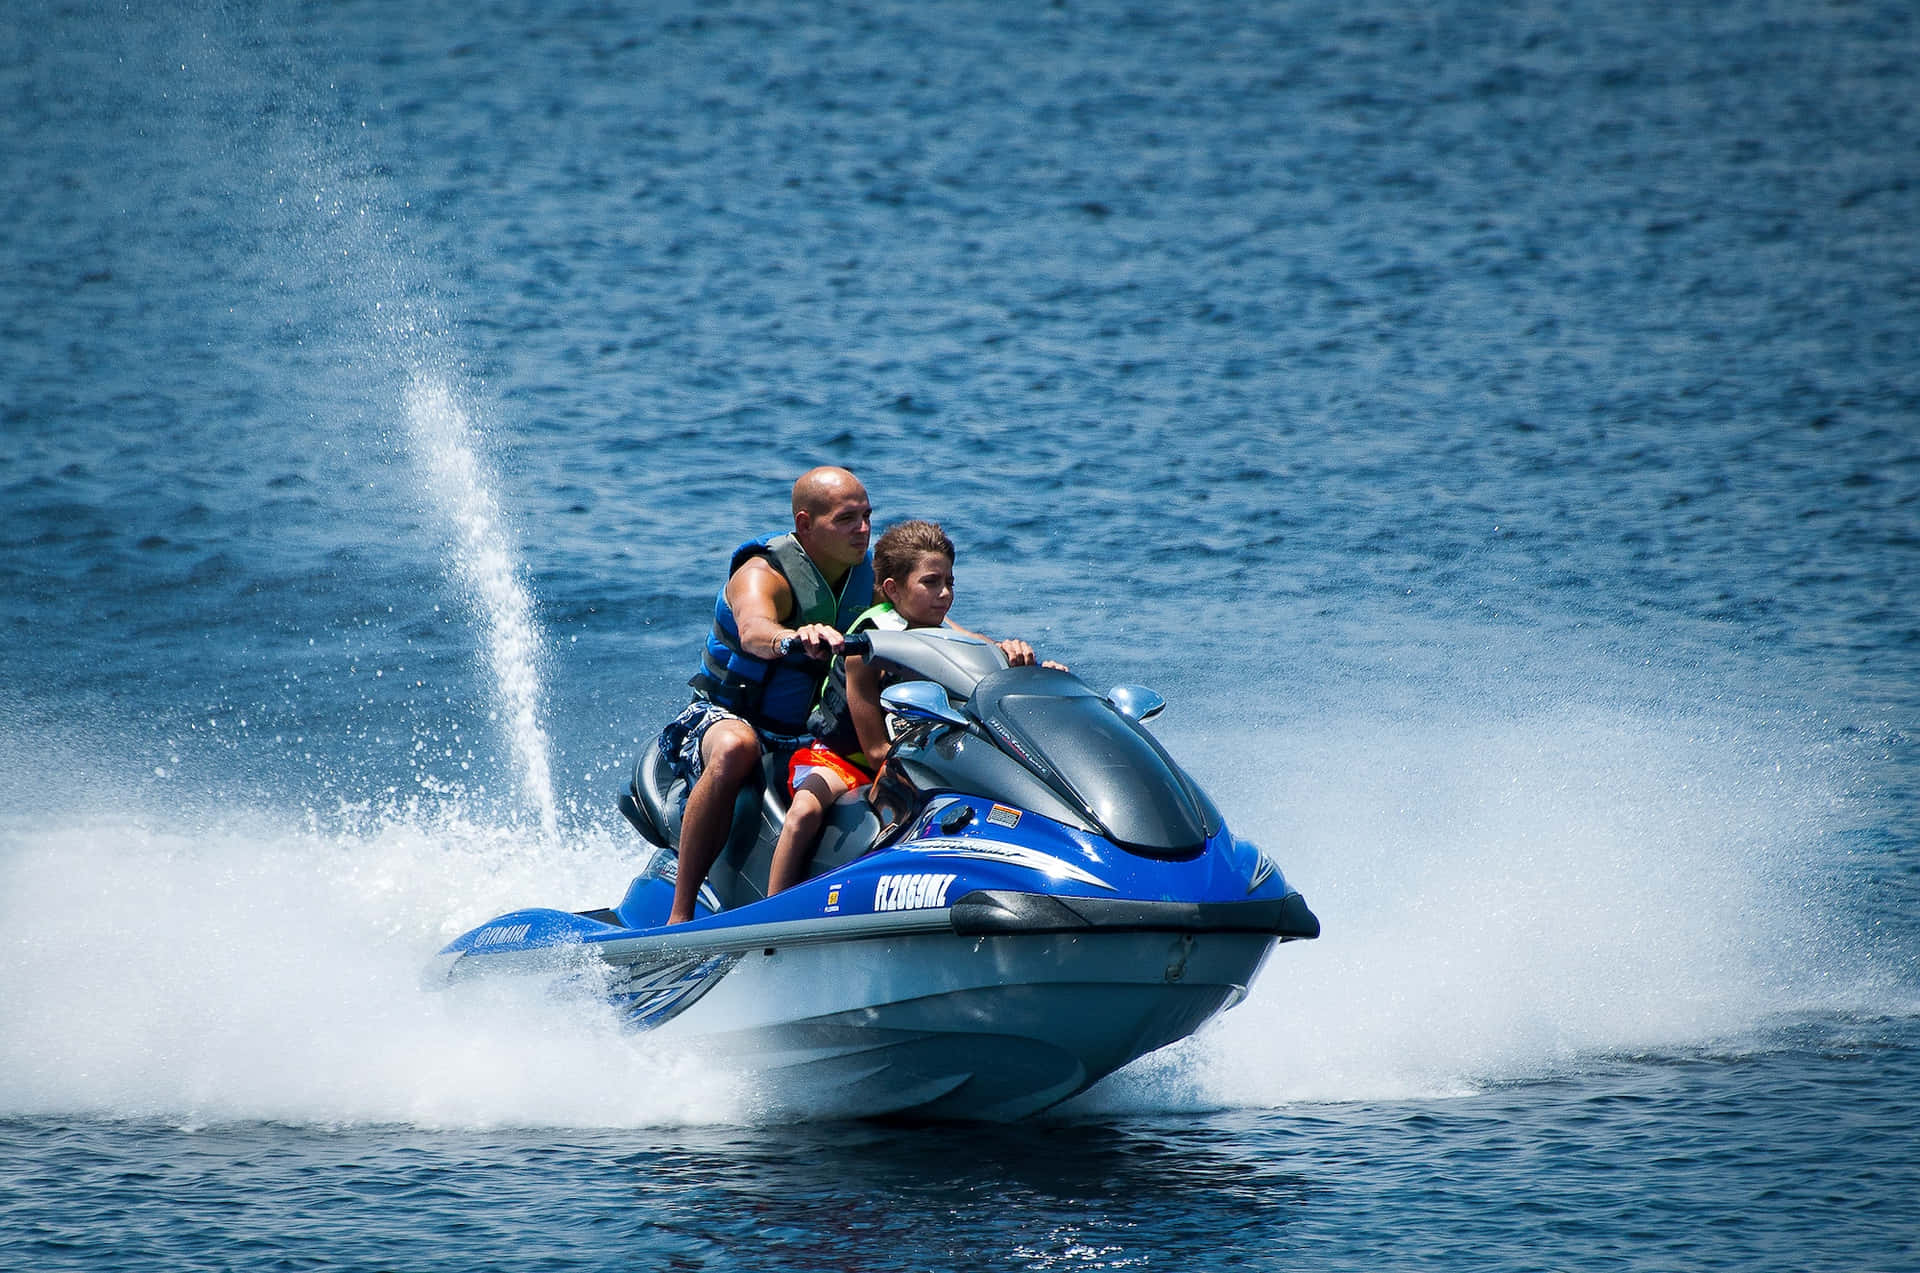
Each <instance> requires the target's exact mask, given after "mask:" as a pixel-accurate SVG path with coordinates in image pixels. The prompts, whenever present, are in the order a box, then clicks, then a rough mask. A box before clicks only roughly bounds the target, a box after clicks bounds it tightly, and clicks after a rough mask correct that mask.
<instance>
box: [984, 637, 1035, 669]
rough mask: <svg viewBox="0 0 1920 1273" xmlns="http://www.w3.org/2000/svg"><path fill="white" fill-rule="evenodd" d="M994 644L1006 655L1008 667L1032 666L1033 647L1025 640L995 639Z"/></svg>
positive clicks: (1033, 661)
mask: <svg viewBox="0 0 1920 1273" xmlns="http://www.w3.org/2000/svg"><path fill="white" fill-rule="evenodd" d="M994 644H995V645H997V646H999V647H1000V653H1002V654H1004V655H1006V656H1007V666H1008V667H1032V666H1033V665H1034V663H1035V662H1036V660H1035V659H1034V656H1033V647H1032V646H1030V645H1028V644H1027V643H1026V642H1025V641H996V642H994Z"/></svg>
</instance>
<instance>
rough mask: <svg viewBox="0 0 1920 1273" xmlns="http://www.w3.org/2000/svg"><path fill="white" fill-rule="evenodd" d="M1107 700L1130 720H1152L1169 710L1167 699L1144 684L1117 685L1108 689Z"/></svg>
mask: <svg viewBox="0 0 1920 1273" xmlns="http://www.w3.org/2000/svg"><path fill="white" fill-rule="evenodd" d="M1107 701H1108V702H1109V703H1112V704H1113V708H1114V710H1115V711H1117V712H1119V713H1120V714H1121V715H1122V716H1124V717H1126V718H1127V719H1128V720H1137V721H1150V720H1152V719H1153V718H1154V717H1156V716H1158V715H1159V714H1160V713H1161V712H1164V711H1165V710H1167V700H1166V699H1164V698H1161V697H1160V696H1159V695H1158V694H1156V693H1154V692H1153V691H1152V690H1150V689H1148V688H1147V687H1146V686H1144V685H1116V686H1114V687H1113V688H1112V689H1110V690H1108V691H1107Z"/></svg>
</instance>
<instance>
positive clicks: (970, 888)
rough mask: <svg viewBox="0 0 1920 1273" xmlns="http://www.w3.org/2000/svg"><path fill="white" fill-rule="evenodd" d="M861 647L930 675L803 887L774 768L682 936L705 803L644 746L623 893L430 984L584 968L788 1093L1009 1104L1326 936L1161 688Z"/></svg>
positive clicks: (967, 1106) (527, 921) (934, 639)
mask: <svg viewBox="0 0 1920 1273" xmlns="http://www.w3.org/2000/svg"><path fill="white" fill-rule="evenodd" d="M862 639H863V638H859V637H856V638H852V639H851V640H850V642H849V644H850V646H852V647H853V648H854V649H855V651H856V652H861V649H860V647H859V646H858V645H856V644H855V643H857V642H860V641H861V640H862ZM864 640H865V641H867V642H868V643H869V644H868V645H867V646H866V648H865V651H864V652H865V653H866V654H867V657H868V658H869V659H870V660H872V661H873V662H874V663H875V665H876V666H877V667H879V668H880V669H881V670H882V671H883V672H891V673H896V674H898V675H899V676H901V677H907V678H914V679H908V680H902V681H900V682H898V683H896V684H893V685H891V686H889V687H888V689H887V690H886V691H885V693H884V695H883V700H882V701H883V703H884V706H885V708H886V710H887V712H888V715H889V718H890V724H891V727H892V728H894V729H895V730H896V731H897V741H896V743H895V745H894V748H893V752H892V755H891V757H890V759H889V761H888V763H887V764H886V766H885V767H884V768H883V770H882V772H881V775H880V777H879V779H878V780H877V781H876V782H875V784H874V785H873V787H872V789H871V799H870V800H867V801H861V800H854V801H843V802H841V803H840V804H839V805H837V806H836V807H835V808H834V809H833V810H832V812H831V814H830V816H829V818H828V823H827V826H826V829H825V831H824V833H823V834H822V836H821V840H820V846H819V849H818V850H817V851H816V853H815V855H814V858H813V860H812V863H811V865H810V867H809V878H808V879H807V880H806V882H805V883H803V884H801V885H799V886H798V887H795V888H792V889H789V890H787V891H785V892H783V893H780V894H777V895H776V896H773V897H767V896H766V895H765V890H766V881H767V873H768V868H769V866H770V865H771V861H772V853H773V846H774V844H775V842H776V840H777V839H778V836H779V830H780V824H781V819H782V817H783V815H784V813H785V809H786V796H785V792H786V787H785V783H784V781H783V774H782V772H781V771H780V770H779V769H778V768H777V767H776V766H777V764H778V763H779V762H776V761H775V760H772V759H769V761H768V762H767V764H766V766H765V770H764V780H763V782H762V783H759V784H749V787H748V789H747V790H745V791H743V792H742V793H741V798H740V801H739V803H738V804H737V805H736V807H735V811H734V821H733V831H732V834H731V837H730V839H729V841H728V844H727V846H726V847H725V848H724V849H723V850H722V852H721V855H720V857H719V860H718V861H717V862H716V863H715V865H714V867H713V870H712V871H711V872H710V873H709V876H708V879H707V882H706V884H705V885H704V886H703V888H702V890H701V902H702V904H701V906H700V908H699V911H698V914H697V915H696V918H695V919H694V920H693V921H692V922H690V923H686V924H681V925H676V926H674V927H671V928H668V927H665V926H664V924H665V920H666V916H667V911H668V907H669V905H670V904H671V901H672V897H673V882H674V868H675V863H676V858H675V855H674V846H675V844H676V843H677V841H678V836H679V830H680V815H681V812H682V810H683V808H684V805H685V796H686V793H685V790H684V784H680V783H678V782H676V781H675V780H674V778H673V775H672V773H671V772H670V770H669V769H668V768H667V766H666V764H665V762H664V761H663V760H662V758H661V757H660V756H659V754H658V751H657V749H652V748H650V749H648V751H647V752H646V753H645V754H644V755H643V756H642V757H641V759H640V761H639V764H638V765H637V767H636V770H635V773H634V777H633V781H632V783H631V786H630V789H629V790H628V792H627V793H625V794H624V795H623V796H622V797H621V801H620V804H621V809H622V811H623V812H624V813H625V814H626V816H627V818H628V820H629V821H630V822H632V824H633V825H634V827H635V828H636V829H637V830H638V831H639V833H640V835H641V836H642V837H643V838H644V839H645V840H646V842H647V844H648V846H649V851H648V853H647V856H646V858H645V863H644V866H643V868H642V870H641V872H640V874H639V876H638V877H637V878H636V879H635V880H634V881H633V884H632V886H631V887H630V888H628V890H627V893H626V896H625V897H624V898H622V899H621V900H620V902H619V904H618V905H616V906H613V907H610V908H607V909H604V910H593V911H584V912H579V913H569V912H565V911H555V910H524V911H516V912H514V913H512V914H510V915H502V916H500V917H499V918H497V919H493V920H490V921H488V922H487V923H485V924H483V925H481V926H480V927H478V928H476V929H474V930H473V931H472V932H469V933H467V934H466V935H465V936H463V937H461V938H459V939H458V940H456V941H454V942H453V943H452V944H450V945H449V946H447V947H446V949H445V950H443V951H442V952H441V953H440V955H439V956H438V959H437V961H436V964H435V974H436V976H439V977H444V978H446V979H447V980H451V981H460V980H463V979H465V978H468V977H474V976H481V975H486V974H491V973H495V972H508V971H520V972H537V971H548V972H550V971H551V970H552V969H554V968H555V967H556V965H557V963H559V962H564V961H565V960H567V959H573V960H579V959H586V960H588V961H589V962H590V963H593V964H594V966H595V968H596V972H597V973H599V974H602V977H601V980H602V982H603V983H604V984H605V985H606V986H607V987H608V992H609V994H610V995H611V997H612V999H613V1002H614V1003H615V1005H616V1006H617V1008H618V1009H619V1010H620V1011H621V1012H622V1013H623V1014H624V1016H625V1018H626V1020H627V1021H629V1022H630V1023H631V1024H632V1025H633V1027H634V1028H636V1029H641V1030H650V1031H656V1032H657V1033H658V1035H659V1036H661V1037H663V1038H680V1039H686V1040H693V1041H697V1043H698V1045H699V1046H700V1047H702V1048H703V1049H705V1050H706V1051H707V1052H708V1053H710V1054H714V1055H718V1056H722V1057H725V1058H727V1059H729V1060H731V1061H734V1062H737V1063H738V1064H739V1065H741V1066H742V1067H744V1068H746V1069H748V1070H750V1071H752V1072H753V1073H755V1074H756V1075H760V1076H764V1077H765V1079H766V1080H767V1086H768V1088H769V1089H770V1091H772V1092H773V1093H775V1094H776V1095H775V1100H776V1101H777V1102H778V1103H779V1104H781V1105H783V1106H785V1107H790V1108H793V1109H796V1110H800V1111H803V1112H806V1113H810V1114H814V1115H824V1116H869V1115H884V1114H903V1113H905V1114H912V1115H915V1116H926V1117H931V1118H956V1119H991V1120H1009V1119H1015V1118H1020V1117H1023V1116H1025V1115H1028V1114H1032V1113H1034V1112H1036V1111H1039V1110H1042V1109H1045V1108H1047V1107H1048V1106H1050V1105H1053V1104H1055V1103H1057V1102H1059V1101H1063V1100H1065V1099H1066V1098H1068V1097H1070V1096H1072V1095H1074V1094H1075V1093H1077V1092H1080V1091H1083V1090H1085V1089H1086V1088H1087V1087H1089V1086H1090V1085H1092V1084H1093V1083H1094V1082H1096V1081H1097V1080H1099V1079H1101V1078H1102V1077H1104V1076H1106V1075H1108V1074H1110V1073H1112V1072H1113V1071H1115V1070H1117V1069H1119V1068H1120V1067H1121V1066H1123V1065H1125V1064H1127V1063H1128V1062H1129V1061H1132V1060H1134V1059H1135V1058H1136V1057H1139V1056H1142V1055H1144V1054H1145V1053H1148V1052H1151V1051H1153V1050H1154V1049H1156V1048H1160V1047H1164V1046H1165V1045H1167V1044H1169V1043H1172V1042H1174V1041H1176V1040H1178V1039H1182V1038H1185V1037H1186V1036H1188V1035H1190V1034H1192V1033H1193V1032H1194V1031H1195V1030H1197V1029H1199V1028H1200V1026H1201V1025H1203V1024H1204V1023H1205V1022H1206V1021H1208V1020H1209V1019H1211V1018H1212V1017H1214V1016H1215V1015H1217V1014H1218V1013H1220V1012H1222V1011H1224V1010H1226V1009H1227V1008H1230V1007H1232V1006H1233V1005H1234V1004H1236V1003H1238V1002H1239V1001H1240V1000H1241V999H1243V998H1245V997H1246V994H1247V989H1248V986H1249V985H1250V984H1251V983H1252V981H1253V979H1254V977H1255V976H1256V975H1257V974H1258V973H1259V971H1260V968H1261V965H1262V964H1264V963H1265V962H1266V959H1267V956H1268V954H1269V953H1270V952H1271V950H1272V948H1273V946H1274V944H1275V943H1276V941H1278V942H1286V941H1293V940H1297V939H1302V938H1311V937H1316V936H1318V935H1319V932H1320V923H1319V921H1318V920H1317V919H1316V918H1315V917H1314V915H1313V913H1312V911H1310V910H1308V908H1307V905H1306V901H1305V899H1304V898H1302V897H1301V895H1300V894H1299V893H1297V892H1295V891H1294V890H1293V889H1291V888H1290V887H1288V885H1287V882H1286V879H1285V877H1284V876H1283V875H1282V874H1281V872H1280V869H1279V868H1278V867H1277V866H1276V865H1275V864H1274V863H1273V861H1272V859H1270V858H1268V857H1267V856H1266V855H1265V854H1264V853H1262V852H1261V851H1260V850H1259V849H1257V848H1255V847H1254V846H1253V845H1252V844H1250V843H1248V842H1247V841H1245V840H1241V839H1239V838H1237V837H1236V836H1234V835H1233V834H1232V833H1231V832H1230V831H1228V829H1227V826H1226V823H1225V821H1224V820H1223V819H1222V818H1221V816H1220V811H1219V810H1218V809H1217V808H1215V806H1214V804H1213V802H1212V801H1211V800H1210V799H1209V798H1208V797H1207V795H1206V793H1205V792H1203V791H1202V790H1201V789H1200V787H1199V786H1198V785H1197V784H1196V783H1195V782H1194V781H1193V780H1192V779H1191V778H1190V777H1188V776H1187V774H1186V773H1185V771H1183V770H1182V769H1181V768H1180V766H1179V765H1178V764H1177V763H1175V762H1174V760H1173V758H1172V757H1171V756H1169V755H1168V754H1167V752H1166V750H1165V749H1164V748H1162V747H1161V745H1160V744H1159V743H1158V742H1157V741H1156V740H1155V739H1154V737H1153V735H1152V734H1150V733H1149V732H1147V730H1146V729H1144V728H1143V727H1142V725H1143V723H1144V722H1145V721H1146V720H1148V719H1150V718H1151V717H1152V716H1154V715H1155V714H1156V713H1158V712H1159V711H1160V710H1161V708H1162V707H1163V706H1164V703H1163V701H1162V700H1161V698H1160V697H1159V696H1158V695H1157V694H1154V693H1153V692H1152V691H1150V690H1144V689H1140V688H1138V687H1131V686H1122V687H1119V688H1116V689H1115V690H1113V691H1112V692H1111V693H1108V694H1105V695H1101V694H1098V693H1096V692H1094V691H1093V690H1091V689H1089V688H1088V687H1087V685H1086V684H1085V683H1084V682H1082V681H1081V680H1080V679H1079V678H1078V677H1075V676H1073V675H1072V674H1070V673H1067V672H1063V671H1059V670H1056V669H1051V668H1045V667H1008V666H1007V665H1006V660H1005V658H1004V656H1002V654H1001V653H1000V651H999V649H998V648H997V647H995V646H993V645H991V644H988V643H985V642H981V641H976V640H971V639H968V638H964V637H959V636H957V635H954V634H950V633H946V632H943V631H940V630H938V629H928V630H919V631H907V632H874V633H871V634H868V635H867V636H866V637H865V638H864Z"/></svg>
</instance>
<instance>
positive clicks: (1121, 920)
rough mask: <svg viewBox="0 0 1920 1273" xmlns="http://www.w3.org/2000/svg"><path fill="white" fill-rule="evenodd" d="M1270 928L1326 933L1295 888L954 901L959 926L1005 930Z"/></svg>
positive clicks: (1301, 935)
mask: <svg viewBox="0 0 1920 1273" xmlns="http://www.w3.org/2000/svg"><path fill="white" fill-rule="evenodd" d="M1096 929H1098V930H1103V931H1106V932H1123V933H1139V932H1150V933H1268V934H1270V935H1272V936H1275V937H1278V938H1280V939H1281V940H1282V941H1304V940H1307V939H1310V938H1314V937H1318V936H1319V935H1320V920H1319V919H1318V918H1317V917H1316V916H1315V915H1314V913H1313V912H1312V911H1310V910H1308V909H1307V899H1306V898H1304V897H1302V896H1300V894H1298V893H1289V894H1287V895H1286V896H1285V897H1283V898H1280V899H1278V900H1273V899H1262V900H1259V901H1248V902H1142V901H1133V900H1130V899H1127V898H1118V897H1053V896H1050V895H1048V894H1045V893H1015V892H1010V891H1006V890H1001V889H977V890H975V891H974V892H971V893H968V894H967V895H966V896H965V897H962V898H961V899H960V900H959V901H957V902H955V903H954V904H953V931H954V932H956V933H959V934H961V935H962V936H966V937H971V936H976V935H978V936H990V935H998V934H1003V933H1074V932H1087V931H1091V930H1096Z"/></svg>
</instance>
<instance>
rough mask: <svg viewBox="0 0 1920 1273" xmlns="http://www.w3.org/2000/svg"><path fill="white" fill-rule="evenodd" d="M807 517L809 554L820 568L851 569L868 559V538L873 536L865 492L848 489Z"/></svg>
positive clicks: (861, 489)
mask: <svg viewBox="0 0 1920 1273" xmlns="http://www.w3.org/2000/svg"><path fill="white" fill-rule="evenodd" d="M807 516H808V527H807V531H808V537H809V539H810V540H811V541H812V542H811V543H810V544H809V545H808V551H809V552H810V553H812V554H813V556H814V559H815V560H816V561H818V562H819V563H820V564H821V565H822V566H826V567H829V568H832V567H846V566H852V565H854V564H855V563H856V562H858V561H859V560H860V559H861V558H862V557H865V556H866V555H867V537H868V536H869V535H870V534H872V532H873V507H872V505H870V504H868V503H867V492H866V491H865V489H863V488H862V487H860V486H857V485H855V486H851V487H848V488H846V489H845V490H843V491H840V492H838V493H837V494H836V496H835V498H834V499H833V500H832V501H830V502H829V503H828V504H827V505H826V506H825V507H824V508H822V509H821V510H820V511H819V512H817V513H814V514H809V515H807Z"/></svg>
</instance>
